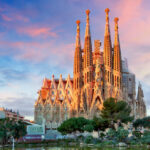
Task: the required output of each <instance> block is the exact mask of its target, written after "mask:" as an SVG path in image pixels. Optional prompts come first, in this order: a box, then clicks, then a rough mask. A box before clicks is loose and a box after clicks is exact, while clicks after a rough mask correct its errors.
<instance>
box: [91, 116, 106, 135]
mask: <svg viewBox="0 0 150 150" xmlns="http://www.w3.org/2000/svg"><path fill="white" fill-rule="evenodd" d="M108 125H109V124H108V120H107V119H103V118H101V117H99V118H98V117H94V118H93V126H94V130H95V131H98V134H99V136H100V131H105V129H106V128H108Z"/></svg>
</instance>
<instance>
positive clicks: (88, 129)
mask: <svg viewBox="0 0 150 150" xmlns="http://www.w3.org/2000/svg"><path fill="white" fill-rule="evenodd" d="M93 130H94V126H93V125H92V124H87V125H85V127H84V131H87V132H92V131H93Z"/></svg>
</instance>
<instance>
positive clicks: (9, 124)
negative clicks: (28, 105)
mask: <svg viewBox="0 0 150 150" xmlns="http://www.w3.org/2000/svg"><path fill="white" fill-rule="evenodd" d="M25 134H26V125H25V124H24V123H23V122H22V121H18V122H16V121H14V120H10V119H9V118H6V119H0V143H1V144H2V145H5V144H7V142H8V141H9V140H10V138H11V137H12V136H13V137H14V138H15V139H19V138H20V137H22V136H24V135H25Z"/></svg>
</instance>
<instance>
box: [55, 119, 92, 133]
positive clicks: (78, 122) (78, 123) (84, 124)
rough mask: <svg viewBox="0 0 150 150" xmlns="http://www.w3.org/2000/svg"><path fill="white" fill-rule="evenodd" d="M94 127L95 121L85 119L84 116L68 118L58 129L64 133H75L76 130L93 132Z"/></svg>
mask: <svg viewBox="0 0 150 150" xmlns="http://www.w3.org/2000/svg"><path fill="white" fill-rule="evenodd" d="M93 129H94V127H93V123H92V121H91V120H88V119H85V118H83V117H79V118H70V119H68V120H65V121H64V122H63V123H62V124H61V125H60V126H59V127H58V128H57V130H58V131H59V132H61V133H62V134H63V135H65V134H69V133H73V132H76V131H79V132H84V131H88V132H92V131H93Z"/></svg>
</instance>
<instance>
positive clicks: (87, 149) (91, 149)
mask: <svg viewBox="0 0 150 150" xmlns="http://www.w3.org/2000/svg"><path fill="white" fill-rule="evenodd" d="M0 150H149V148H145V147H143V148H141V147H140V148H135V147H133V148H125V147H120V148H116V147H115V148H106V147H105V148H94V147H32V148H29V147H28V148H27V147H26V148H23V147H22V148H14V149H12V148H4V149H1V148H0Z"/></svg>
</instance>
